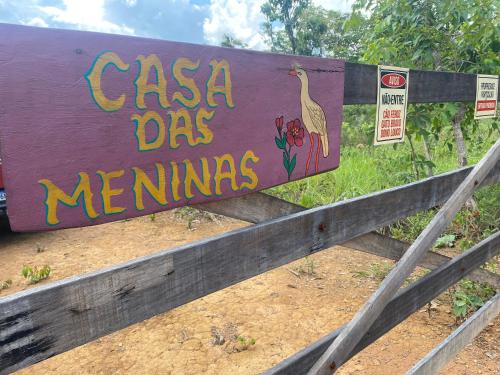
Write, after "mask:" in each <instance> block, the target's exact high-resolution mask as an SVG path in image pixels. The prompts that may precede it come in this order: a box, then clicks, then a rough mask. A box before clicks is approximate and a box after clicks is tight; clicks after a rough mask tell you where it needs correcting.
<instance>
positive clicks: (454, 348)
mask: <svg viewBox="0 0 500 375" xmlns="http://www.w3.org/2000/svg"><path fill="white" fill-rule="evenodd" d="M499 313H500V294H497V295H495V296H494V297H493V298H492V299H491V300H489V301H488V302H486V303H485V305H484V306H483V307H481V308H480V309H479V310H478V311H476V312H475V313H474V315H472V316H471V317H470V318H469V319H467V320H466V321H465V322H464V323H463V324H462V325H461V326H460V327H458V329H457V330H456V331H454V332H453V333H452V334H451V335H450V336H448V338H446V340H444V341H443V342H442V343H441V344H439V345H438V346H437V347H436V348H435V349H434V350H432V351H431V352H430V353H429V354H427V355H426V356H425V357H424V358H422V360H420V361H419V362H418V363H417V364H416V365H415V366H414V367H413V368H412V369H411V370H410V371H408V372H407V373H406V375H433V374H437V373H438V372H439V370H440V369H441V368H443V367H444V366H445V365H446V364H447V363H448V362H449V361H450V360H451V359H452V358H453V357H455V356H456V355H457V353H458V352H459V351H460V350H462V349H463V348H464V347H465V346H466V345H468V344H469V343H470V342H471V341H472V340H473V339H474V338H475V337H476V336H477V335H479V333H481V331H482V330H483V329H484V328H485V327H486V326H487V325H488V324H489V323H491V322H492V321H493V319H495V318H496V316H497V315H498V314H499Z"/></svg>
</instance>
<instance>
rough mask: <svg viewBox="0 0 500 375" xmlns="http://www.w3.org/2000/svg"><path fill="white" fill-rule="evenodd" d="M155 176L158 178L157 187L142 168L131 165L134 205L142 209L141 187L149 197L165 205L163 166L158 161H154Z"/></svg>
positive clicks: (165, 192)
mask: <svg viewBox="0 0 500 375" xmlns="http://www.w3.org/2000/svg"><path fill="white" fill-rule="evenodd" d="M155 166H156V176H157V179H158V187H156V186H155V185H154V184H153V183H152V182H151V180H150V179H149V177H148V175H147V174H146V172H144V171H143V170H142V169H140V168H137V167H133V168H132V170H133V171H134V194H135V207H136V208H137V209H138V210H139V211H142V210H144V200H143V199H142V197H143V188H145V189H146V191H147V192H148V193H149V195H150V196H151V198H153V199H154V200H155V201H156V202H158V203H159V204H160V205H162V206H166V205H167V203H168V202H167V191H166V188H165V186H166V183H165V168H164V167H163V165H161V164H160V163H155Z"/></svg>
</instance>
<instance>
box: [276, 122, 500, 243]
mask: <svg viewBox="0 0 500 375" xmlns="http://www.w3.org/2000/svg"><path fill="white" fill-rule="evenodd" d="M481 126H483V127H485V126H487V124H486V125H485V124H484V123H483V124H482V125H481ZM484 134H487V130H486V129H483V131H478V133H477V135H476V137H475V138H473V139H470V140H468V141H467V147H468V153H469V155H468V157H469V162H470V164H473V163H476V162H477V161H479V160H480V159H481V158H482V157H483V156H484V154H485V153H486V152H487V151H488V149H489V148H490V147H491V145H493V143H494V142H495V140H496V138H497V137H498V135H499V134H498V132H496V133H494V134H492V135H491V136H490V137H489V138H487V139H485V136H484ZM414 145H415V149H416V153H417V154H423V144H422V142H419V141H414ZM432 146H433V147H432V150H431V154H432V159H433V163H434V174H440V173H443V172H447V171H451V170H454V169H456V168H457V157H456V151H455V149H452V150H450V149H448V147H446V145H445V142H444V141H442V140H439V141H434V144H433V145H432ZM410 154H411V149H410V145H409V142H408V140H406V141H405V143H404V144H398V145H396V146H392V145H386V146H378V147H373V146H369V145H362V144H358V145H344V146H342V148H341V161H340V167H339V168H338V169H337V170H334V171H331V172H327V173H323V174H320V175H317V176H312V177H309V178H306V179H303V180H299V181H294V182H290V183H288V184H285V185H280V186H277V187H274V188H272V189H269V190H268V191H267V192H268V193H270V194H271V195H275V196H277V197H280V198H283V199H285V200H288V201H292V202H294V203H298V204H301V205H303V206H305V207H308V208H310V207H315V206H320V205H324V204H329V203H333V202H338V201H342V200H344V199H349V198H354V197H358V196H361V195H365V194H368V193H372V192H376V191H380V190H384V189H388V188H391V187H395V186H398V185H403V184H407V183H410V182H413V181H417V180H418V178H417V175H416V173H415V167H414V166H413V164H412V161H411V158H410ZM419 177H420V179H422V178H425V177H427V172H426V169H425V168H424V166H423V165H421V166H419ZM498 197H500V186H499V185H498V184H497V185H495V186H490V187H487V188H483V189H480V190H478V191H477V192H476V194H475V199H476V202H477V204H478V207H479V212H480V214H479V215H477V214H475V216H474V215H472V214H471V213H470V212H469V213H468V212H465V210H464V211H462V212H461V213H460V214H459V215H458V216H457V219H456V222H455V223H454V225H452V226H451V227H450V229H449V230H448V231H447V234H453V233H455V232H458V233H455V234H456V235H457V239H458V240H462V239H464V238H466V239H467V238H469V237H470V241H475V242H476V241H477V240H480V239H482V238H484V237H486V236H487V235H489V234H491V233H493V232H495V231H496V230H498V228H499V226H500V199H498ZM434 213H435V212H434V211H433V210H430V211H426V212H421V213H418V214H417V215H414V216H412V217H408V218H406V219H404V220H401V221H399V222H397V223H395V224H394V225H392V226H391V227H390V229H389V232H390V234H391V235H392V236H394V237H396V238H398V239H402V240H406V241H413V240H414V239H415V238H416V237H417V236H418V234H419V233H420V232H421V231H422V230H423V229H424V228H425V226H426V225H427V224H428V223H429V221H430V220H431V219H432V217H433V216H434ZM471 224H472V225H471ZM469 226H472V229H470V230H469V229H467V228H468V227H469ZM472 232H474V233H472ZM470 241H469V242H470ZM475 242H474V243H475ZM461 243H462V244H467V243H466V242H464V241H462V242H461Z"/></svg>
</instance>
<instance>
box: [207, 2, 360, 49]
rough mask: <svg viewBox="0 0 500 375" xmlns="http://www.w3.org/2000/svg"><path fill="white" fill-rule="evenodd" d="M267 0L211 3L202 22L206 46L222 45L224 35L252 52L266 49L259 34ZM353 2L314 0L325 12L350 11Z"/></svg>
mask: <svg viewBox="0 0 500 375" xmlns="http://www.w3.org/2000/svg"><path fill="white" fill-rule="evenodd" d="M264 2H265V0H210V6H209V17H207V18H205V21H204V23H203V35H204V38H205V40H206V41H207V43H210V44H219V43H220V42H221V41H222V38H223V36H224V34H229V35H231V36H233V37H235V38H237V39H239V40H241V41H243V42H245V43H247V44H248V47H250V48H252V49H265V48H266V47H267V46H266V44H265V42H264V38H263V36H262V35H261V34H260V25H261V24H262V23H263V22H264V21H265V19H264V16H263V15H262V13H261V12H260V7H261V6H262V4H264ZM352 3H353V0H313V4H314V5H321V6H322V7H324V8H326V9H333V10H337V11H341V12H348V11H349V10H350V9H351V5H352Z"/></svg>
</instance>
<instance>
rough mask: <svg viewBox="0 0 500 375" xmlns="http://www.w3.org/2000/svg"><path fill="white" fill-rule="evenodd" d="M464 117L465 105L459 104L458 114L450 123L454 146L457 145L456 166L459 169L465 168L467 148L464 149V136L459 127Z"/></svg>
mask: <svg viewBox="0 0 500 375" xmlns="http://www.w3.org/2000/svg"><path fill="white" fill-rule="evenodd" d="M464 115H465V105H464V104H463V103H461V104H460V107H459V108H458V112H457V113H456V114H455V117H453V119H452V121H451V125H452V126H453V136H454V137H455V144H456V145H457V157H458V165H459V166H460V167H465V166H466V165H467V148H466V147H465V141H464V135H463V133H462V128H461V127H460V124H461V123H462V120H463V119H464Z"/></svg>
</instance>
